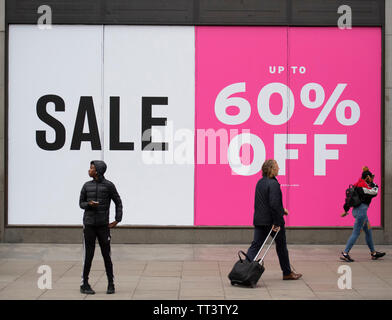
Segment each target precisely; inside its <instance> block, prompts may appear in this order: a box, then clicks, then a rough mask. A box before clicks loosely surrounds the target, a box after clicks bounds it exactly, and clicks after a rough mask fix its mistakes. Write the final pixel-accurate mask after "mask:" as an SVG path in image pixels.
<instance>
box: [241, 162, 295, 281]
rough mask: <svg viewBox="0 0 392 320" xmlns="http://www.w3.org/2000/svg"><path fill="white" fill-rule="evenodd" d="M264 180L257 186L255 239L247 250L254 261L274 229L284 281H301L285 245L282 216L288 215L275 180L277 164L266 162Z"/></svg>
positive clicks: (277, 171)
mask: <svg viewBox="0 0 392 320" xmlns="http://www.w3.org/2000/svg"><path fill="white" fill-rule="evenodd" d="M262 172H263V178H262V179H260V180H259V181H258V182H257V185H256V192H255V204H254V208H255V209H254V210H255V211H254V217H253V224H254V226H255V231H254V239H253V242H252V244H251V246H250V247H249V249H248V252H247V256H248V257H249V259H250V260H253V259H254V258H255V256H256V254H257V252H258V251H259V249H260V248H261V245H262V243H263V242H264V240H265V238H266V237H267V236H268V233H269V231H270V230H271V228H273V232H272V233H271V235H272V236H274V235H275V232H277V231H279V233H278V234H277V236H276V238H275V242H276V253H277V254H278V258H279V263H280V268H281V269H282V272H283V280H298V279H299V278H301V276H302V274H299V273H295V272H293V271H292V270H291V266H290V260H289V252H288V250H287V244H286V231H285V227H284V225H285V221H284V219H283V215H287V214H288V211H287V210H286V209H284V208H283V204H282V191H281V190H280V184H279V182H278V180H277V179H276V176H277V175H278V173H279V166H278V163H277V162H276V161H275V160H267V161H265V162H264V164H263V166H262Z"/></svg>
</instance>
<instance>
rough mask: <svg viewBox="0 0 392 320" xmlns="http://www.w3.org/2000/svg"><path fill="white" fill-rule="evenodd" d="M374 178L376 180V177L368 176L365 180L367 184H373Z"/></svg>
mask: <svg viewBox="0 0 392 320" xmlns="http://www.w3.org/2000/svg"><path fill="white" fill-rule="evenodd" d="M373 178H374V176H367V177H366V179H365V181H366V182H367V183H372V182H373Z"/></svg>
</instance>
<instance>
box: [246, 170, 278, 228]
mask: <svg viewBox="0 0 392 320" xmlns="http://www.w3.org/2000/svg"><path fill="white" fill-rule="evenodd" d="M283 215H284V208H283V202H282V191H281V190H280V184H279V182H278V180H277V179H276V178H275V177H274V178H267V177H265V176H263V178H262V179H260V180H259V181H258V182H257V185H256V192H255V211H254V216H253V225H255V226H263V225H272V224H274V225H276V226H280V227H282V226H284V224H285V221H284V219H283Z"/></svg>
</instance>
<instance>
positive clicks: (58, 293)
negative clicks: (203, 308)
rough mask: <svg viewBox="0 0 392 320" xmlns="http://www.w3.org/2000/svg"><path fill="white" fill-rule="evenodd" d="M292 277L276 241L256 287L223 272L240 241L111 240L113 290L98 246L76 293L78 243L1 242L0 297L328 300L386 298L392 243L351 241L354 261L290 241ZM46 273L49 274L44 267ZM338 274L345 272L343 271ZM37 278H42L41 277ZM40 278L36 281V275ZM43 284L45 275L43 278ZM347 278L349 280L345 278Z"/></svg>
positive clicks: (334, 249)
mask: <svg viewBox="0 0 392 320" xmlns="http://www.w3.org/2000/svg"><path fill="white" fill-rule="evenodd" d="M288 248H289V254H290V260H291V264H292V266H293V268H294V269H295V270H296V271H297V272H299V273H302V274H303V277H302V278H301V279H300V280H298V281H283V280H282V273H281V271H280V267H279V262H278V259H277V255H276V252H275V250H274V248H271V251H270V252H269V253H268V255H267V257H266V262H265V267H266V271H265V273H264V274H263V276H262V278H261V279H260V281H259V283H258V286H257V288H254V289H251V288H242V287H233V286H231V284H230V282H229V280H228V278H227V275H228V273H229V272H230V270H231V268H232V266H233V264H234V262H235V261H236V260H237V259H238V257H237V252H238V250H244V251H246V249H247V246H244V245H192V244H184V245H166V244H162V245H158V244H157V245H134V244H113V245H112V259H113V264H114V274H115V285H116V294H114V295H107V294H106V286H107V280H106V275H105V268H104V264H103V260H102V256H101V252H100V249H99V246H98V245H97V247H96V251H95V257H94V260H93V265H92V270H91V274H90V284H91V286H92V287H93V289H94V290H95V291H96V294H95V295H83V294H80V292H79V284H80V276H81V270H82V264H83V262H82V255H83V248H82V245H78V244H10V243H1V244H0V300H3V299H17V300H21V299H28V300H30V299H31V300H35V299H39V300H52V299H62V300H63V299H65V300H83V299H86V300H90V299H115V300H120V299H121V300H123V299H132V300H146V299H147V300H153V299H154V300H165V299H169V300H217V299H219V300H237V299H246V300H255V299H256V300H271V299H273V300H275V299H278V300H279V299H289V300H292V299H300V300H318V299H322V300H330V299H333V300H335V299H365V300H368V299H388V300H389V299H392V246H390V245H389V246H388V245H385V246H377V248H376V249H377V250H378V251H385V252H387V255H386V256H385V257H384V258H383V259H380V260H377V261H372V260H371V259H370V255H369V253H368V248H367V247H366V246H364V245H356V246H354V248H353V249H352V251H351V256H352V257H353V259H355V260H356V261H355V262H353V263H345V262H342V261H340V260H339V258H338V257H339V253H340V251H341V250H342V248H343V246H337V245H317V246H316V245H289V246H288ZM41 265H48V266H50V269H51V279H52V289H40V288H39V287H38V281H39V279H40V277H41V276H43V274H42V273H38V272H37V271H38V268H39V267H40V266H41ZM342 265H348V266H349V267H350V268H351V273H352V289H340V288H339V287H338V279H339V277H341V276H342V275H343V273H342V274H341V273H338V268H339V266H342ZM45 275H46V276H47V275H48V274H47V273H46V272H45ZM344 275H348V274H347V273H344ZM41 280H42V278H41ZM41 282H42V281H41ZM45 283H46V284H48V282H45ZM344 283H346V284H347V282H344Z"/></svg>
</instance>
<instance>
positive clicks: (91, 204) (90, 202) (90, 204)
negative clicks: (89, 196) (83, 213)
mask: <svg viewBox="0 0 392 320" xmlns="http://www.w3.org/2000/svg"><path fill="white" fill-rule="evenodd" d="M88 205H89V206H90V207H98V205H99V202H97V201H93V200H90V201H89V202H88Z"/></svg>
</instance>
